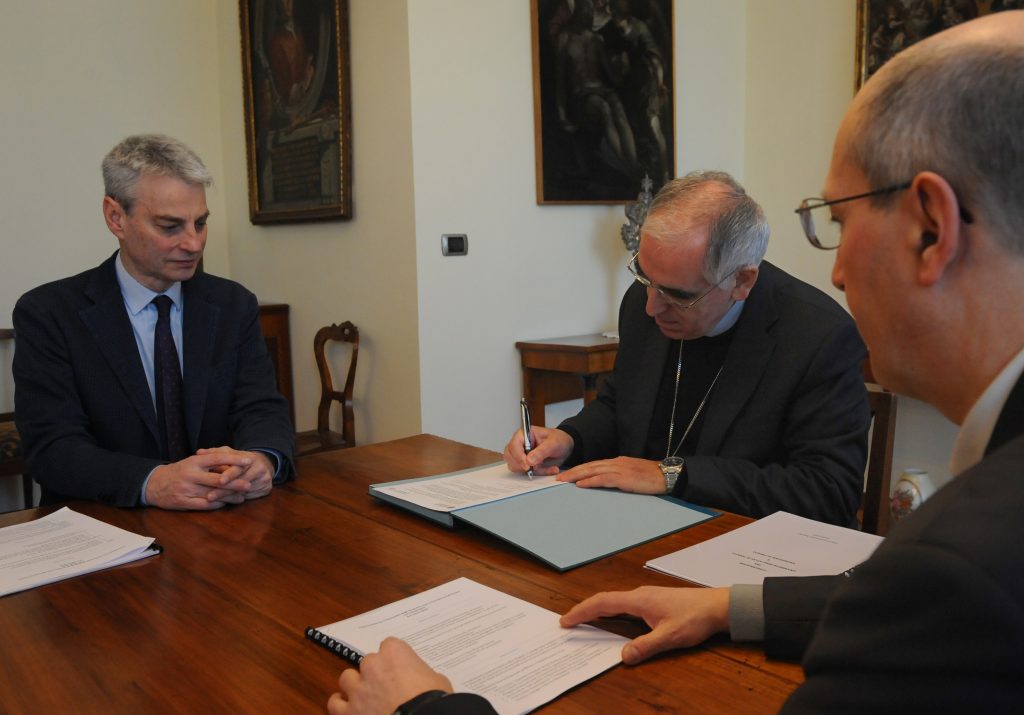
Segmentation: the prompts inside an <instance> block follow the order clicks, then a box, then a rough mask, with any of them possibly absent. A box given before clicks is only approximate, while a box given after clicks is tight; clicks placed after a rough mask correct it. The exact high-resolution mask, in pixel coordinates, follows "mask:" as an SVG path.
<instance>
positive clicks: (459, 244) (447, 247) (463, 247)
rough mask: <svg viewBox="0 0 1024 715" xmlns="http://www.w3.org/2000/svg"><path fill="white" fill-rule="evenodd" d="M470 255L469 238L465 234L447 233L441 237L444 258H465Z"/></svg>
mask: <svg viewBox="0 0 1024 715" xmlns="http://www.w3.org/2000/svg"><path fill="white" fill-rule="evenodd" d="M467 253H469V236H467V235H466V234H464V233H446V234H443V235H442V236H441V255H442V256H465V255H466V254H467Z"/></svg>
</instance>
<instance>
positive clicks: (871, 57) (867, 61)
mask: <svg viewBox="0 0 1024 715" xmlns="http://www.w3.org/2000/svg"><path fill="white" fill-rule="evenodd" d="M1021 8H1024V0H857V58H856V68H857V70H856V71H857V77H856V83H857V88H858V89H860V86H861V85H862V84H864V83H865V82H867V80H868V78H869V77H870V76H871V75H873V74H874V73H875V72H876V71H877V70H878V68H879V67H881V66H882V65H883V64H885V63H886V61H888V60H889V58H891V57H892V56H893V55H895V54H896V53H897V52H899V51H900V50H902V49H904V48H907V47H910V46H911V45H912V44H914V43H915V42H919V41H920V40H923V39H924V38H926V37H928V36H930V35H934V34H935V33H937V32H941V31H942V30H945V29H947V28H949V27H953V26H954V25H959V24H960V23H961V22H966V21H967V20H972V19H974V18H976V17H979V16H981V15H988V14H989V13H992V12H999V11H1000V10H1016V9H1021Z"/></svg>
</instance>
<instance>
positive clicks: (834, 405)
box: [505, 171, 871, 526]
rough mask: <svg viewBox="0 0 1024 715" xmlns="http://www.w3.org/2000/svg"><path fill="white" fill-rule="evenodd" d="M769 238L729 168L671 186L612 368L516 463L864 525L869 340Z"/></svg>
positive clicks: (641, 264)
mask: <svg viewBox="0 0 1024 715" xmlns="http://www.w3.org/2000/svg"><path fill="white" fill-rule="evenodd" d="M768 234H769V228H768V223H767V221H766V219H765V217H764V213H763V212H762V211H761V207H760V206H758V205H757V203H756V202H755V201H754V200H753V199H752V198H751V197H750V196H749V195H747V193H746V192H745V191H744V190H743V187H742V186H740V185H739V184H738V183H736V181H735V180H734V179H733V178H732V177H731V176H729V175H728V174H726V173H724V172H711V171H703V172H694V173H692V174H688V175H687V176H684V177H682V178H679V179H675V180H674V181H671V182H669V183H668V184H666V185H665V186H664V187H662V189H661V191H659V192H658V195H657V196H656V197H655V198H654V201H653V202H652V203H651V208H650V211H649V213H648V216H647V218H646V220H645V221H644V223H643V227H642V229H641V240H640V250H639V252H638V253H637V254H636V256H634V257H633V259H632V260H631V261H630V264H629V267H630V270H631V271H633V273H634V276H635V277H636V283H634V284H633V285H632V286H630V288H629V289H628V290H627V291H626V294H625V296H624V297H623V300H622V305H621V308H620V310H619V334H620V342H619V350H618V355H617V356H616V360H615V369H614V372H613V374H612V375H611V376H610V377H609V378H608V379H607V380H605V381H604V383H603V384H602V386H601V388H600V390H599V393H598V396H597V399H596V400H594V401H593V402H591V403H590V404H589V405H587V406H586V407H584V408H583V410H582V411H581V412H580V413H579V414H578V415H576V416H575V417H572V418H570V419H568V420H566V421H564V422H563V423H562V424H561V425H559V427H558V428H557V429H545V428H542V427H537V428H534V429H533V430H532V432H533V439H534V440H536V444H535V445H534V449H533V451H531V452H530V453H529V455H527V454H526V453H525V452H524V449H523V437H522V432H521V431H519V432H517V433H516V434H515V435H514V436H513V437H512V439H511V440H510V441H509V443H508V445H507V446H506V448H505V461H506V462H507V463H508V465H509V467H510V468H511V469H513V470H514V471H520V472H522V471H525V470H526V469H527V468H528V467H532V468H533V469H534V470H535V472H537V473H541V474H552V473H557V472H558V471H559V468H560V467H561V468H567V467H572V468H571V469H566V471H564V472H562V473H561V474H560V475H559V479H561V480H564V481H568V482H575V483H576V484H577V485H578V486H581V487H616V488H618V489H622V490H624V491H631V492H640V493H647V494H664V493H670V494H673V495H674V496H677V497H680V498H683V499H686V500H687V501H691V502H694V503H697V504H702V505H705V506H710V507H715V508H719V509H726V510H728V511H732V512H737V513H740V514H746V515H748V516H755V517H760V516H765V515H768V514H772V513H774V512H776V511H779V510H784V511H789V512H793V513H795V514H800V515H803V516H807V517H810V518H813V519H818V520H821V521H826V522H831V523H835V524H839V525H841V526H851V525H853V524H854V523H855V515H856V510H857V507H858V505H859V504H860V495H861V491H862V485H863V474H864V465H865V461H866V459H867V431H868V426H869V424H870V420H871V418H870V414H869V412H868V407H867V401H866V400H867V396H866V392H865V388H864V378H863V376H862V372H861V363H862V362H863V359H864V346H863V343H862V342H861V340H860V337H859V336H858V334H857V330H856V328H855V327H854V325H853V321H852V320H851V319H850V316H849V314H847V312H846V311H844V310H843V309H842V308H841V307H840V306H839V305H838V304H836V302H835V301H834V300H832V299H831V298H829V297H828V296H826V295H825V294H824V293H822V292H821V291H819V290H817V289H815V288H812V287H811V286H809V285H807V284H806V283H803V282H802V281H799V280H797V279H795V278H793V277H792V276H790V275H788V274H786V273H785V272H784V271H782V270H780V269H779V268H777V267H775V266H773V265H771V264H770V263H768V262H767V261H762V259H763V257H764V253H765V250H766V249H767V244H768ZM574 465H575V466H574Z"/></svg>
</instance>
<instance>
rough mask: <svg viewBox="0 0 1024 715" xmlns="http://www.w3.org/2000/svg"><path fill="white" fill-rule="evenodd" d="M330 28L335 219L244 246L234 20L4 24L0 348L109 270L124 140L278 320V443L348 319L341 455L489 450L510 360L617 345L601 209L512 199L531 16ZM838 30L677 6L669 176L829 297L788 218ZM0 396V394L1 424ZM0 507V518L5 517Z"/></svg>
mask: <svg viewBox="0 0 1024 715" xmlns="http://www.w3.org/2000/svg"><path fill="white" fill-rule="evenodd" d="M350 7H351V28H352V29H351V48H352V70H353V74H352V99H353V102H352V105H353V136H354V153H353V155H354V188H355V195H354V199H355V216H354V218H353V219H352V220H351V221H338V222H327V223H315V224H305V225H302V224H289V225H284V226H261V227H256V226H253V225H252V224H250V223H249V221H248V203H247V201H248V199H247V189H246V168H245V151H244V135H243V118H242V91H241V77H240V64H241V62H240V48H239V29H238V15H237V8H238V5H237V2H235V0H217V2H214V3H211V2H209V0H177V1H176V2H158V1H157V0H139V2H115V1H114V0H97V1H96V2H90V3H69V2H58V1H57V0H36V1H35V2H32V3H19V4H15V5H13V6H12V7H7V8H5V14H4V21H5V24H6V26H7V27H8V32H7V33H6V34H5V41H4V42H3V43H0V62H2V63H3V66H4V67H5V68H8V69H5V71H4V72H3V73H0V92H2V94H3V96H4V97H5V103H4V110H3V117H4V129H5V131H4V132H3V134H2V136H0V165H2V166H3V167H4V168H3V170H2V171H0V218H2V219H3V226H4V234H3V238H2V239H0V240H2V246H3V252H2V254H0V255H2V256H3V258H2V259H0V279H2V280H0V325H9V324H10V312H11V310H12V308H13V306H14V302H15V300H16V299H17V296H19V295H20V294H21V293H23V292H24V291H25V290H28V289H29V288H31V287H33V286H35V285H37V284H39V283H42V282H44V281H48V280H52V279H56V278H59V277H62V276H66V275H69V274H72V273H74V272H77V271H80V270H83V269H84V268H87V267H89V266H92V265H95V264H96V263H98V262H99V261H100V260H102V259H103V258H104V257H106V256H107V255H109V253H110V252H112V251H113V250H114V248H115V246H116V243H115V241H114V239H113V237H112V236H110V235H109V233H108V232H107V231H106V228H105V227H104V226H103V222H102V218H101V216H100V212H99V201H100V197H101V192H102V188H101V184H100V178H99V161H100V158H101V157H102V154H103V153H104V152H105V151H106V150H107V149H108V148H109V147H110V146H112V145H113V144H114V143H115V142H116V141H117V140H118V139H120V138H121V137H123V136H125V135H127V134H130V133H134V132H139V131H162V132H167V133H169V134H173V135H175V136H178V137H180V138H182V139H184V140H185V141H187V142H188V143H190V144H191V145H192V146H193V147H194V148H195V149H196V150H197V151H198V152H199V153H200V154H201V155H202V156H203V157H204V158H205V159H206V161H207V163H208V164H209V165H210V168H211V170H212V171H213V173H214V175H215V176H216V177H217V184H216V186H215V187H214V188H213V189H212V190H211V191H210V192H209V202H210V206H211V210H212V214H213V215H212V219H211V235H210V243H209V246H208V250H207V261H206V265H207V269H208V270H210V271H211V272H214V273H219V274H222V275H228V276H230V277H232V278H235V279H236V280H239V281H241V282H243V283H244V284H246V285H247V286H248V287H250V288H251V289H252V290H254V291H255V292H256V293H257V295H259V296H260V298H261V299H262V300H264V301H267V302H287V303H289V304H291V306H292V321H293V322H292V347H293V355H294V371H295V383H296V391H297V403H298V404H297V416H298V419H299V426H300V427H310V426H312V424H313V419H314V412H315V401H316V396H317V390H318V387H317V384H316V377H315V373H314V365H313V360H312V356H311V354H310V346H311V343H312V336H313V333H314V332H315V330H316V328H317V327H319V326H321V325H324V324H326V323H329V322H338V321H342V320H346V319H347V320H352V321H353V322H355V323H357V324H358V325H359V326H360V328H361V331H362V335H363V344H362V349H361V354H360V366H359V380H358V384H357V415H358V417H357V437H358V440H359V441H360V442H364V443H365V442H369V441H378V440H384V439H390V438H394V437H399V436H403V435H407V434H412V433H415V432H418V431H420V430H421V429H422V430H427V431H432V432H435V433H438V434H442V435H444V436H449V437H453V438H456V439H460V440H462V441H467V442H472V443H474V444H479V445H481V446H485V447H492V448H496V447H499V446H501V444H503V442H504V439H505V438H506V436H507V434H508V433H510V432H511V430H512V429H513V427H514V424H515V419H516V413H515V410H514V407H515V401H516V400H517V398H518V395H519V391H520V389H521V388H520V384H519V372H518V367H517V365H518V363H517V355H516V353H515V350H514V347H513V344H514V342H515V341H516V340H519V339H528V338H538V337H548V336H553V335H565V334H571V333H582V332H590V331H596V330H602V329H606V328H610V327H613V326H614V323H615V316H616V310H617V305H618V299H619V296H620V295H621V292H622V290H623V289H624V288H625V286H626V285H627V282H628V281H627V275H626V273H625V271H624V270H623V268H622V265H623V263H624V258H625V252H624V250H623V249H622V246H621V243H620V241H619V238H618V231H619V226H620V225H621V224H622V222H623V220H624V217H623V214H622V210H621V207H614V206H613V207H600V206H597V207H594V206H537V205H536V203H535V201H534V165H533V149H534V148H533V117H532V101H533V99H532V84H531V83H532V78H531V68H530V62H529V59H528V57H529V53H528V49H527V48H529V46H530V34H529V33H530V29H529V14H528V7H529V4H528V3H518V2H508V0H413V2H407V1H406V0H350ZM854 15H855V1H854V0H830V2H821V1H820V0H773V2H766V1H765V0H719V1H718V2H714V3H709V2H705V1H704V0H677V2H676V15H675V31H676V58H675V59H676V97H677V100H676V101H677V104H676V112H677V115H676V116H677V127H676V128H677V154H678V156H677V164H678V168H679V170H680V171H687V170H690V169H694V168H699V167H716V168H723V169H726V170H729V171H732V172H733V173H735V174H736V175H737V177H739V178H740V179H741V180H742V181H744V182H745V183H746V184H747V186H748V188H749V189H750V191H751V193H752V194H754V195H755V196H757V197H758V198H759V199H760V200H761V201H762V202H763V203H764V205H765V207H766V209H767V211H768V214H769V217H770V219H771V221H772V224H773V228H774V235H773V238H772V243H771V248H770V250H769V257H770V259H771V260H773V261H775V262H776V263H778V264H780V265H782V266H783V267H784V268H786V269H787V270H790V271H792V272H793V273H796V274H797V275H799V276H800V277H802V278H804V279H805V280H808V281H810V282H812V283H815V284H816V285H819V286H822V287H824V288H826V289H828V290H831V288H829V286H828V272H829V266H830V261H831V256H829V255H827V254H821V253H818V252H815V251H813V250H811V249H810V248H809V247H808V246H806V245H805V244H804V243H803V241H802V239H801V238H800V235H799V233H798V231H799V229H798V228H797V225H796V223H795V220H794V217H793V215H792V208H793V206H794V204H795V203H796V202H797V201H798V200H799V199H800V198H802V197H803V196H805V195H808V194H814V193H816V192H817V191H818V189H819V188H820V185H821V182H822V180H823V178H824V172H825V170H826V167H827V161H828V155H829V151H830V145H831V137H832V132H833V130H834V128H835V126H836V124H837V122H838V118H839V117H840V116H841V115H842V113H843V110H844V108H845V105H846V103H847V102H848V100H849V98H850V96H851V92H852V77H853V69H852V63H853V34H854V28H853V25H854ZM811 29H813V31H810V30H811ZM11 68H18V69H11ZM496 136H497V137H498V140H495V137H496ZM446 232H464V233H468V234H469V238H470V253H469V255H468V256H467V257H465V258H442V257H441V254H440V246H439V244H440V235H441V234H442V233H446ZM3 357H4V356H0V359H2V358H3ZM10 392H11V389H10V384H9V381H8V382H6V383H5V382H4V381H3V379H2V378H0V408H2V407H3V406H4V404H5V401H9V400H10V398H11V396H10ZM902 404H903V405H904V407H902V408H901V409H902V410H903V412H902V414H901V418H900V422H899V431H898V444H897V458H896V469H897V471H899V470H901V469H903V468H905V467H908V466H924V467H926V468H930V469H932V470H933V472H935V473H937V474H939V476H940V479H941V478H942V475H943V473H944V470H945V466H944V465H945V460H946V456H947V454H948V444H947V442H949V441H951V439H952V434H953V430H952V427H951V426H950V425H949V424H948V423H946V422H945V421H944V420H943V419H942V418H941V417H938V416H937V414H936V413H935V412H934V410H931V408H929V407H927V406H924V405H921V404H920V403H913V402H910V401H903V403H902ZM396 476H400V475H396ZM3 489H4V485H0V509H3V508H4V507H5V504H9V503H15V502H14V500H13V495H14V494H15V493H16V492H15V491H11V492H7V493H5V492H3V491H2V490H3Z"/></svg>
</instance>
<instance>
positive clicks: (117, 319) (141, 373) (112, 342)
mask: <svg viewBox="0 0 1024 715" xmlns="http://www.w3.org/2000/svg"><path fill="white" fill-rule="evenodd" d="M115 256H116V254H115ZM85 295H86V297H87V298H89V299H90V300H91V301H92V303H93V304H92V305H91V306H89V307H86V308H83V309H82V310H81V311H79V316H80V317H81V319H82V322H84V323H85V324H86V326H87V327H88V328H89V331H90V332H91V333H92V336H93V339H94V340H95V341H96V346H97V347H98V348H99V351H100V353H101V354H102V355H103V357H104V358H105V359H106V361H107V363H108V364H109V365H110V367H111V369H112V370H113V372H114V374H115V375H116V376H117V379H118V381H119V382H120V383H121V387H122V388H123V389H124V392H125V394H126V395H127V396H128V399H129V401H130V402H131V403H132V406H133V407H134V408H135V411H136V412H138V414H139V417H141V418H142V421H143V423H144V424H145V425H146V428H147V429H148V430H149V431H150V433H152V435H153V439H154V440H156V442H157V444H159V443H160V437H159V434H158V433H157V424H156V408H155V407H154V406H153V396H152V394H151V393H150V391H149V382H148V381H147V380H146V372H145V369H144V368H143V366H142V359H141V358H140V357H139V348H138V345H136V343H135V333H134V332H133V331H132V324H131V321H130V320H129V319H128V313H127V312H126V310H125V307H124V298H123V297H122V296H121V288H120V287H119V286H118V284H117V275H116V273H115V272H114V259H113V258H111V259H109V260H107V261H106V262H104V263H103V264H102V265H101V266H100V267H99V268H97V269H96V270H95V271H94V273H93V276H92V280H91V281H90V282H89V285H88V286H86V289H85Z"/></svg>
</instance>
